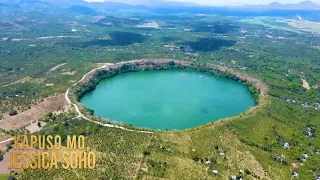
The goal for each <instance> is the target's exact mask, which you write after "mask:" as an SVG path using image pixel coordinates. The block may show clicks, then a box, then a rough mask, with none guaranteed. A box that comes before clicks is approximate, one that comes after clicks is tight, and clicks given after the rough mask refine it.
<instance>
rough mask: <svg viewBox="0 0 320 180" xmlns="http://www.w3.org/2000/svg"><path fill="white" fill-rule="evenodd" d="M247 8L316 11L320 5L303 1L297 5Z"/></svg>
mask: <svg viewBox="0 0 320 180" xmlns="http://www.w3.org/2000/svg"><path fill="white" fill-rule="evenodd" d="M242 7H245V8H257V9H306V10H315V9H320V5H318V4H315V3H313V2H311V1H303V2H300V3H297V4H281V3H278V2H272V3H270V4H268V5H246V6H242Z"/></svg>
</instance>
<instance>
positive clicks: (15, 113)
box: [9, 109, 18, 116]
mask: <svg viewBox="0 0 320 180" xmlns="http://www.w3.org/2000/svg"><path fill="white" fill-rule="evenodd" d="M17 114H18V112H17V111H16V110H14V109H12V110H11V111H9V115H10V116H15V115H17Z"/></svg>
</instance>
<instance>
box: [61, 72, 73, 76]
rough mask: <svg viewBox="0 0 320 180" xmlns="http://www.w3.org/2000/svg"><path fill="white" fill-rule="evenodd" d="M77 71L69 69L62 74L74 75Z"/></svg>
mask: <svg viewBox="0 0 320 180" xmlns="http://www.w3.org/2000/svg"><path fill="white" fill-rule="evenodd" d="M76 73H77V71H68V72H64V73H61V74H62V75H69V76H73V75H75V74H76Z"/></svg>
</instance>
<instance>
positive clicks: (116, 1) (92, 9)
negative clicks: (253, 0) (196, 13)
mask: <svg viewBox="0 0 320 180" xmlns="http://www.w3.org/2000/svg"><path fill="white" fill-rule="evenodd" d="M28 4H29V7H30V8H34V7H35V6H41V7H43V6H49V7H50V6H51V5H53V6H55V7H62V8H70V9H71V10H72V11H76V12H79V13H80V12H84V13H89V14H92V13H98V12H104V11H107V10H110V9H113V10H119V9H138V10H146V9H150V8H151V9H157V8H160V9H161V8H164V9H171V8H175V9H179V8H207V9H208V8H214V7H213V6H212V7H208V6H201V5H199V4H197V3H192V2H177V1H166V0H134V1H128V0H108V1H105V2H91V3H89V2H86V1H83V0H0V7H1V6H12V7H13V6H14V7H28ZM219 8H224V7H219ZM227 8H236V9H255V10H260V9H262V10H268V9H279V10H288V9H297V10H315V9H319V10H320V5H317V4H315V3H313V2H311V1H304V2H301V3H297V4H280V3H278V2H273V3H270V4H268V5H245V6H228V7H227Z"/></svg>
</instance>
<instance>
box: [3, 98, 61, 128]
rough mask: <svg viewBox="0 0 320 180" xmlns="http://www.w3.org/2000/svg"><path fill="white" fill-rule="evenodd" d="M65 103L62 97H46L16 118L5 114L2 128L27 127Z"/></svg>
mask: <svg viewBox="0 0 320 180" xmlns="http://www.w3.org/2000/svg"><path fill="white" fill-rule="evenodd" d="M66 103H67V102H66V101H65V98H64V95H58V96H52V97H48V98H46V99H44V101H43V102H41V103H39V104H38V105H35V106H32V107H31V109H28V110H26V111H23V112H21V113H19V114H18V115H16V116H9V115H8V114H5V115H4V119H3V120H2V121H1V125H2V128H3V129H7V130H8V129H19V128H21V127H24V126H27V125H29V124H31V123H32V122H34V121H36V120H38V119H39V118H41V117H43V116H44V115H45V114H47V113H49V112H52V111H57V110H59V109H60V108H62V107H63V106H65V105H66Z"/></svg>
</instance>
